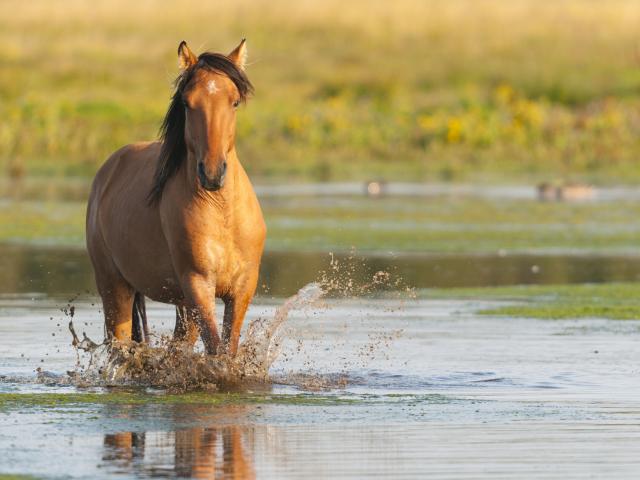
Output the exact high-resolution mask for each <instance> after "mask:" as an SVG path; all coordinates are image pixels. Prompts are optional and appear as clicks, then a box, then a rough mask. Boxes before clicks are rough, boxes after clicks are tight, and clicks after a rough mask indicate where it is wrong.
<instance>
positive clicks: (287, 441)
mask: <svg viewBox="0 0 640 480" xmlns="http://www.w3.org/2000/svg"><path fill="white" fill-rule="evenodd" d="M62 303H63V304H62V305H61V304H60V302H57V301H55V300H51V299H48V298H46V297H35V299H31V297H30V296H15V297H13V298H12V299H5V300H3V301H2V303H1V304H0V337H1V338H2V339H3V340H2V351H1V353H0V375H2V376H3V379H2V380H1V381H0V395H1V394H7V393H25V394H26V393H33V392H37V393H47V392H69V393H72V392H75V391H78V389H76V388H75V387H70V386H64V385H57V384H55V382H54V384H53V385H46V384H43V383H41V382H38V381H37V380H36V376H35V373H34V370H35V369H36V368H38V367H41V368H42V369H44V370H46V371H48V372H51V373H49V374H48V375H49V376H50V377H53V374H63V373H64V372H65V371H66V370H68V369H70V368H73V365H74V364H75V361H76V357H75V352H74V350H73V349H72V348H71V347H70V346H69V343H70V336H69V334H68V331H67V330H66V324H67V322H68V318H67V317H65V316H64V315H63V314H62V313H61V312H60V310H59V308H60V307H62V306H64V302H62ZM492 305H493V303H488V302H478V301H449V300H447V301H438V300H432V301H390V300H384V301H383V300H371V299H360V300H357V299H352V300H336V299H330V300H328V301H327V304H326V305H325V306H324V307H322V308H320V307H316V308H311V309H307V310H303V311H296V312H294V313H293V314H292V315H291V316H290V318H289V320H288V322H287V324H286V328H287V333H286V337H285V342H284V349H283V352H282V355H281V356H280V357H279V359H278V360H277V361H276V363H275V364H274V366H273V368H272V376H273V382H274V383H273V385H272V386H271V387H266V390H265V389H264V387H263V388H262V389H260V390H259V391H257V392H256V395H258V396H259V397H260V398H262V399H263V400H262V401H260V402H242V401H237V402H232V403H229V404H222V405H207V404H197V403H195V404H179V403H178V404H172V403H168V404H165V403H154V402H149V403H143V404H138V405H136V404H101V403H99V402H97V403H91V402H89V403H81V404H60V405H56V404H55V403H54V404H52V405H38V404H33V405H31V404H28V403H26V404H23V405H20V404H18V405H13V406H9V407H6V408H5V410H0V458H1V459H2V461H1V463H0V472H3V473H23V474H32V475H35V476H37V477H43V478H93V479H96V478H112V477H116V478H117V477H120V478H167V477H170V478H175V477H180V478H274V479H286V478H305V477H306V478H425V477H428V478H462V479H477V478H491V479H495V478H505V479H506V478H509V479H511V478H558V477H562V478H566V479H573V478H575V479H583V478H637V472H638V471H639V468H640V458H639V457H638V455H637V451H638V446H639V445H640V428H638V425H639V424H640V382H639V381H638V378H639V373H640V372H639V367H638V365H640V349H639V348H638V340H640V322H637V321H610V320H598V319H592V320H580V321H574V320H562V321H539V320H530V319H509V318H493V317H486V316H478V315H476V314H475V313H474V312H475V311H476V310H477V309H479V308H486V307H487V306H492ZM274 309H275V305H274V302H273V301H271V302H269V303H262V302H261V301H257V302H256V304H255V305H253V306H252V307H251V310H250V312H249V317H248V318H255V317H257V316H265V317H270V316H272V315H273V314H274ZM148 313H149V318H150V321H151V326H152V329H153V330H154V331H155V332H168V331H170V329H171V328H172V326H173V319H174V312H173V310H172V309H171V308H169V307H167V306H165V305H160V304H151V305H150V306H149V312H148ZM74 321H75V323H76V328H77V329H78V330H79V331H82V330H84V331H86V332H87V334H88V335H89V336H90V337H92V338H94V339H98V338H101V332H102V319H101V317H100V313H99V311H98V308H97V307H96V306H94V305H92V304H91V302H90V301H89V302H82V303H77V304H76V314H75V320H74ZM310 376H312V377H314V378H315V379H316V380H319V381H320V384H323V385H324V387H325V388H324V389H320V390H318V389H317V388H313V389H310V388H309V386H308V384H307V383H305V381H304V379H308V378H309V377H310ZM323 382H324V383H323ZM316 386H317V384H316ZM80 391H83V390H82V389H80ZM90 391H94V390H93V389H91V390H90ZM98 391H100V390H98ZM301 394H302V395H303V396H302V397H301V396H300V395H301ZM158 395H161V394H160V393H158ZM286 398H291V399H292V400H291V401H286V400H285V399H286ZM314 399H315V400H314Z"/></svg>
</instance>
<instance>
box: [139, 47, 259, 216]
mask: <svg viewBox="0 0 640 480" xmlns="http://www.w3.org/2000/svg"><path fill="white" fill-rule="evenodd" d="M201 68H204V69H206V70H211V71H215V72H219V73H223V74H225V75H226V76H227V77H229V79H230V80H231V81H232V82H233V83H234V84H235V86H236V88H237V89H238V92H240V100H241V101H245V100H246V99H247V97H248V96H249V95H250V94H251V93H252V92H253V85H251V82H250V81H249V79H248V78H247V76H246V75H245V74H244V72H243V71H242V70H240V69H239V68H238V67H237V66H236V65H235V63H233V62H232V61H231V60H229V58H227V57H226V56H225V55H221V54H219V53H210V52H205V53H203V54H201V55H200V56H199V57H198V61H197V62H196V63H195V65H193V66H191V67H189V68H188V69H186V70H185V71H184V72H182V73H181V74H180V75H179V76H178V78H176V81H175V92H174V93H173V97H172V98H171V103H170V105H169V109H168V110H167V113H166V115H165V117H164V120H163V121H162V125H161V127H160V133H159V136H160V139H161V140H162V148H161V150H160V156H159V157H158V163H157V165H156V171H155V174H154V176H153V186H152V187H151V191H150V192H149V195H148V198H149V203H151V204H153V203H155V202H158V201H159V200H160V197H162V191H163V190H164V186H165V184H166V183H167V180H169V179H170V178H171V177H172V176H173V175H174V174H175V173H176V172H177V171H178V169H179V168H180V166H181V165H182V162H184V160H185V158H186V155H187V146H186V145H185V141H184V127H185V112H184V104H183V101H182V94H183V92H184V89H185V88H186V86H187V85H188V84H189V82H190V81H191V79H192V78H193V76H194V75H195V73H196V72H197V71H198V70H200V69H201Z"/></svg>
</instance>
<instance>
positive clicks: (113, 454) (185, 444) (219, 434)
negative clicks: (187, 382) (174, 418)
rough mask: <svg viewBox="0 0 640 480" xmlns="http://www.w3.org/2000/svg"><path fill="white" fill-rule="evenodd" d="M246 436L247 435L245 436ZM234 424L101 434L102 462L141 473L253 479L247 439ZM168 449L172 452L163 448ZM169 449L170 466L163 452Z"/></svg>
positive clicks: (243, 431) (127, 471) (124, 470)
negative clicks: (153, 432)
mask: <svg viewBox="0 0 640 480" xmlns="http://www.w3.org/2000/svg"><path fill="white" fill-rule="evenodd" d="M247 437H250V438H247ZM251 438H252V437H251V436H250V435H247V431H246V429H243V428H242V427H240V426H237V425H226V426H216V427H197V428H189V429H185V430H177V431H175V432H159V433H156V434H153V435H150V434H146V433H144V432H143V433H135V432H122V433H116V434H108V435H105V437H104V449H105V453H104V456H103V458H102V460H103V462H105V466H108V467H113V468H115V470H116V471H117V472H118V473H128V474H134V475H140V476H145V477H183V478H197V479H214V478H215V479H254V478H256V476H255V471H254V469H253V464H252V462H251V459H250V455H248V454H247V449H246V442H247V440H249V439H251ZM167 449H171V450H172V451H173V452H171V450H170V451H167ZM171 453H173V467H167V466H166V465H167V464H170V460H169V459H168V458H167V455H170V454H171Z"/></svg>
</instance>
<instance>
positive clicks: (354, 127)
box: [0, 0, 640, 182]
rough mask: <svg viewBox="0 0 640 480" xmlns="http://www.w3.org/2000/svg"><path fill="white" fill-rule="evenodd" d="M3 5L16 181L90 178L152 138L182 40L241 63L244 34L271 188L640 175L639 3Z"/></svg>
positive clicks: (256, 131) (3, 82)
mask: <svg viewBox="0 0 640 480" xmlns="http://www.w3.org/2000/svg"><path fill="white" fill-rule="evenodd" d="M3 6H4V8H5V10H6V11H10V12H11V15H3V16H2V17H1V18H0V41H1V45H2V47H1V48H0V67H1V68H2V71H3V75H2V76H0V158H1V160H2V161H3V167H2V170H3V171H4V172H7V174H12V175H20V174H22V173H24V172H26V173H28V174H37V175H46V176H50V175H60V176H63V175H75V176H90V175H91V174H92V173H93V172H94V171H95V169H96V168H97V166H98V165H99V164H100V163H101V162H102V161H103V160H104V159H105V157H106V156H107V155H108V154H109V153H110V152H111V151H113V150H114V149H115V148H117V147H118V146H120V145H122V144H125V143H129V142H131V141H134V140H139V139H150V138H153V137H154V136H155V134H156V132H157V129H158V126H159V123H160V120H161V118H162V116H163V114H164V111H165V109H166V107H167V101H168V98H169V94H170V84H171V80H172V79H173V77H174V76H175V74H176V59H175V50H176V47H177V44H178V42H179V41H180V40H182V39H186V40H188V41H189V42H190V44H191V45H192V47H193V48H194V50H196V51H200V50H201V49H202V48H208V49H213V50H223V51H227V50H230V49H231V48H233V47H234V46H235V44H236V43H237V42H238V40H239V39H240V38H241V37H243V36H246V37H248V39H249V50H250V66H249V70H248V71H249V75H250V77H251V79H252V80H253V82H254V83H255V85H256V91H257V94H256V96H255V98H254V99H253V100H251V101H250V103H249V104H248V105H247V107H246V108H244V109H243V110H242V112H241V113H240V115H239V125H238V128H239V150H240V154H241V158H242V159H243V161H244V163H245V164H246V166H247V168H248V170H249V171H250V173H251V175H252V176H253V177H254V178H287V179H291V178H300V179H317V180H328V179H346V178H358V179H366V178H370V177H377V176H381V177H387V178H394V179H411V180H420V179H431V180H434V179H438V180H460V179H466V180H474V179H486V178H492V179H494V180H495V179H504V178H510V179H514V178H519V179H527V180H538V179H549V178H552V179H553V178H568V179H571V180H579V179H584V180H593V181H598V182H607V181H611V182H613V181H615V182H620V181H624V182H635V181H638V180H640V170H639V169H638V168H637V158H638V157H639V155H640V113H639V112H640V66H639V65H640V63H639V62H640V60H639V58H640V53H639V52H640V50H639V48H640V47H639V45H640V43H639V42H640V37H639V33H638V28H637V26H638V25H639V24H640V5H639V4H638V2H636V1H633V0H612V1H608V2H592V1H587V0H563V1H560V2H537V1H535V0H515V1H511V2H503V1H500V0H482V1H472V0H456V1H452V2H446V1H444V0H431V1H426V2H421V1H417V0H400V1H396V2H391V3H390V2H382V1H380V2H366V1H364V0H356V1H353V2H346V3H345V2H338V0H329V1H327V2H287V1H284V0H276V1H266V0H253V1H249V0H239V1H235V2H227V3H220V2H215V3H206V2H205V3H202V2H196V1H195V0H188V1H183V2H171V3H169V2H154V1H151V2H142V3H140V2H138V3H136V2H133V3H132V2H124V0H115V1H113V2H99V3H95V2H87V1H81V0H70V1H68V2H65V7H64V8H60V6H59V4H57V3H56V2H49V1H46V0H34V1H32V2H27V3H25V2H18V1H14V0H7V1H5V2H3ZM408 19H410V21H408ZM212 25H215V28H212Z"/></svg>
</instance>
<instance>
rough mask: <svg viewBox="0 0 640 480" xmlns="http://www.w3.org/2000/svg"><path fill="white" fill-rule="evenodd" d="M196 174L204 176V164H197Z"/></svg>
mask: <svg viewBox="0 0 640 480" xmlns="http://www.w3.org/2000/svg"><path fill="white" fill-rule="evenodd" d="M198 174H199V175H201V176H205V174H204V163H202V162H198Z"/></svg>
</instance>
